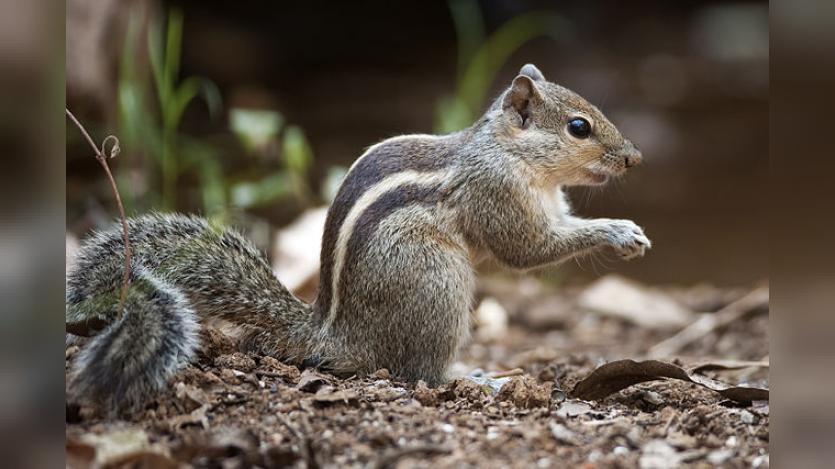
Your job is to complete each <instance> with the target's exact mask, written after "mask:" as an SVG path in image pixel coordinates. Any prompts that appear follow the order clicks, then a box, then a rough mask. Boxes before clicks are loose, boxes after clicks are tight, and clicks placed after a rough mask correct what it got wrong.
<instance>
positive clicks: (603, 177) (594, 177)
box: [583, 168, 609, 186]
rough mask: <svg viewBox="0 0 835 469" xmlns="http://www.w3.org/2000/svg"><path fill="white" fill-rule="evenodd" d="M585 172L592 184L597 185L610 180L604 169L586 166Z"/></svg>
mask: <svg viewBox="0 0 835 469" xmlns="http://www.w3.org/2000/svg"><path fill="white" fill-rule="evenodd" d="M583 172H584V173H585V176H586V178H587V179H588V180H589V182H590V183H591V184H592V185H595V186H597V185H601V184H606V183H607V182H609V175H608V174H606V173H604V172H602V171H597V170H593V169H588V168H585V169H584V170H583Z"/></svg>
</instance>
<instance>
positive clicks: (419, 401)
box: [66, 278, 769, 468]
mask: <svg viewBox="0 0 835 469" xmlns="http://www.w3.org/2000/svg"><path fill="white" fill-rule="evenodd" d="M586 288H587V287H586V286H585V285H574V286H572V285H563V286H561V287H560V288H559V289H557V288H553V287H546V286H545V285H544V284H542V283H540V282H539V281H536V280H532V279H523V280H520V279H518V278H516V279H514V278H494V279H489V280H487V281H484V282H482V287H481V289H480V292H479V299H483V298H488V297H489V298H495V299H497V302H498V304H500V305H501V307H500V308H499V309H498V313H497V312H496V311H497V310H496V308H493V310H492V311H493V314H489V315H483V316H478V315H476V318H477V321H476V329H475V332H474V336H473V340H472V341H471V342H470V343H469V344H468V345H467V346H466V347H465V348H464V350H463V352H462V354H461V356H460V358H459V361H458V362H457V363H456V364H455V365H454V366H453V369H452V372H453V374H457V375H459V376H463V375H470V376H477V377H478V376H480V377H481V378H482V380H481V381H479V382H478V383H477V382H476V381H477V380H478V379H479V378H475V379H476V381H474V380H473V379H469V378H457V379H455V380H453V381H451V382H450V383H448V384H446V385H443V386H441V387H438V388H435V389H430V388H428V387H427V386H426V385H424V384H423V383H418V384H416V385H415V384H408V383H403V382H399V381H397V380H395V379H392V377H391V376H390V375H389V373H388V371H387V370H380V371H378V372H377V373H375V375H373V376H369V377H362V378H360V377H354V378H349V379H345V380H342V379H338V378H335V377H333V376H330V375H328V374H327V373H323V372H320V371H317V370H299V369H298V368H296V367H292V366H288V365H285V364H282V363H280V362H278V361H277V360H275V359H273V358H270V357H262V356H254V355H245V354H241V353H238V352H236V351H234V348H233V347H232V344H230V343H229V342H227V341H226V340H225V339H224V338H223V337H220V336H219V335H217V334H216V333H210V334H209V335H208V336H207V341H208V342H209V343H210V344H211V346H210V347H208V350H206V351H205V352H204V354H203V356H202V357H201V359H200V361H199V362H198V363H196V364H195V365H194V366H191V367H190V368H189V369H187V370H186V372H184V373H183V374H182V376H181V377H180V378H179V379H177V380H175V382H174V383H172V386H171V390H170V391H169V392H167V393H166V394H164V395H163V396H160V397H159V398H158V399H155V400H154V401H152V402H151V403H150V404H149V405H148V406H147V408H146V409H145V410H144V411H142V412H140V413H138V414H136V415H132V416H127V417H122V418H120V419H116V420H110V419H106V418H104V417H103V416H101V415H100V414H99V413H98V412H97V410H96V409H95V408H94V407H92V406H89V405H79V404H77V403H68V404H67V427H66V432H67V455H68V464H69V465H71V466H73V467H97V466H98V467H101V466H107V467H119V466H124V465H127V466H131V467H153V468H157V467H177V466H182V465H184V464H186V465H194V466H198V467H224V468H226V467H253V466H255V467H283V466H292V467H343V466H346V467H578V466H579V467H589V468H591V467H646V468H652V467H677V466H685V467H713V466H723V467H768V465H769V456H768V454H769V453H768V442H769V411H768V402H767V401H754V402H747V403H746V402H743V403H738V402H734V401H729V400H727V399H725V398H723V397H722V396H720V395H719V394H717V393H714V392H713V391H711V390H708V389H706V388H704V387H700V386H697V385H694V384H692V383H688V382H683V381H677V380H655V381H651V382H646V383H641V384H637V385H634V386H631V387H628V388H626V389H624V390H622V391H620V392H617V393H615V394H612V395H611V396H609V397H606V398H605V399H602V400H599V401H584V400H579V399H575V398H573V397H572V390H573V389H574V386H575V384H576V383H577V382H578V381H580V380H582V379H583V378H585V377H586V376H588V375H589V374H590V373H591V372H592V371H593V370H594V369H595V368H596V367H598V366H600V365H601V364H603V363H605V362H607V361H611V360H618V359H622V358H636V359H640V358H641V357H643V356H644V355H645V354H646V352H647V351H648V350H649V349H650V347H652V346H653V345H655V344H656V343H658V342H660V341H661V340H663V339H665V338H667V337H669V336H671V335H673V334H674V333H675V332H676V328H672V329H671V328H667V329H658V328H653V327H647V325H646V324H644V326H639V325H636V323H635V321H633V320H630V318H628V317H614V316H612V315H609V314H599V313H591V312H589V311H587V310H586V309H585V308H583V307H581V306H580V305H579V304H578V297H579V296H580V295H581V294H582V293H583V292H584V291H585V290H586ZM653 291H654V292H655V293H656V294H663V295H666V296H667V297H668V298H670V299H673V300H674V301H675V302H676V303H677V304H680V305H683V306H685V309H686V310H688V311H700V312H713V311H717V310H719V309H721V308H722V307H723V306H725V305H727V304H729V303H731V302H733V301H735V300H737V299H739V298H740V297H742V296H743V295H744V294H745V293H746V292H747V290H745V289H732V290H727V289H718V288H714V287H710V286H705V285H701V286H694V287H689V288H664V289H653ZM502 314H504V315H505V316H506V319H507V322H506V323H505V322H504V320H505V317H503V316H502ZM496 317H498V319H495V318H496ZM490 318H493V319H490ZM485 322H486V323H485ZM77 350H78V348H77V347H75V346H72V347H68V348H67V367H68V369H69V366H70V364H71V363H72V360H73V357H74V355H75V353H76V352H77ZM660 359H661V360H663V361H666V362H670V363H676V364H679V365H681V366H682V367H685V368H686V367H688V366H689V365H691V364H695V363H704V362H710V361H711V360H719V359H722V360H728V359H734V360H747V361H758V362H760V363H763V360H765V361H767V360H768V314H767V306H766V307H762V308H759V309H758V310H755V311H752V312H751V314H746V315H744V316H742V317H740V318H739V319H738V320H736V321H734V322H732V323H730V324H728V325H727V326H726V327H724V328H722V329H720V330H716V331H714V332H711V333H709V334H707V335H706V336H704V337H702V338H700V339H698V340H696V341H695V342H694V343H692V344H690V345H688V346H686V347H684V348H682V349H681V350H680V353H678V354H676V356H675V357H673V356H670V357H661V358H660ZM480 370H483V372H482V371H480ZM501 372H504V375H510V376H503V375H502V373H501ZM704 374H706V375H709V376H711V377H713V378H716V379H719V380H721V381H723V382H725V383H730V384H743V385H746V386H759V387H762V388H766V389H767V387H768V381H767V378H768V367H767V365H765V366H752V367H742V368H739V369H731V370H727V369H726V370H716V371H705V372H704ZM485 377H486V378H492V381H491V380H486V381H485V380H484V379H483V378H485ZM485 383H487V384H485ZM490 383H492V384H493V387H491V386H490ZM499 385H501V387H500V389H499Z"/></svg>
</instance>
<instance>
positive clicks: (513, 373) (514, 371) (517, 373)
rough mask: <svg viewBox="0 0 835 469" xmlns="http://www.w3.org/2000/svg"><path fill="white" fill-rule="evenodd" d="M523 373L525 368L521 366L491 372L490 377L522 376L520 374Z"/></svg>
mask: <svg viewBox="0 0 835 469" xmlns="http://www.w3.org/2000/svg"><path fill="white" fill-rule="evenodd" d="M523 374H525V370H523V369H521V368H514V369H512V370H507V371H497V372H495V373H491V374H489V375H488V377H490V378H492V379H499V378H509V377H511V376H520V375H523Z"/></svg>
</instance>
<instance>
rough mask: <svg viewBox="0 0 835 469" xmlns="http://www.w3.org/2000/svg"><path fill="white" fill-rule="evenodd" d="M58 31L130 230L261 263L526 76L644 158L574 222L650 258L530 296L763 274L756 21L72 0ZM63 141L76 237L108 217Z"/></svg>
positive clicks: (749, 16)
mask: <svg viewBox="0 0 835 469" xmlns="http://www.w3.org/2000/svg"><path fill="white" fill-rule="evenodd" d="M66 26H67V31H66V39H67V41H66V93H67V106H68V108H69V109H70V110H72V111H73V112H75V114H76V115H77V116H78V117H79V119H80V120H81V121H82V122H83V123H85V125H86V126H87V127H88V129H89V130H90V131H91V133H93V135H94V139H95V140H96V141H97V142H101V140H102V139H103V138H104V137H105V136H106V135H108V134H114V135H116V136H118V138H119V140H120V146H121V154H120V155H119V156H118V157H117V158H115V159H113V160H111V162H110V164H111V166H112V167H113V170H114V173H115V174H116V177H117V181H118V183H119V187H120V191H121V193H122V197H123V198H124V201H125V206H126V209H127V211H128V213H129V214H136V213H142V212H145V211H148V210H151V209H159V210H177V211H183V212H194V213H200V214H203V215H205V216H209V217H214V218H218V219H220V220H223V221H225V222H228V223H231V224H235V225H236V226H240V227H243V229H244V230H245V231H246V232H247V234H248V235H249V236H250V237H251V238H252V239H253V240H254V241H255V242H256V243H258V244H259V246H260V247H261V248H262V249H264V250H265V251H267V252H274V249H273V246H272V243H274V240H275V237H274V235H275V233H276V232H279V231H280V230H282V229H283V227H284V226H286V225H287V224H288V223H291V222H293V221H294V220H295V219H297V218H298V217H299V216H300V215H301V214H303V213H304V212H305V211H306V210H309V209H311V208H314V207H318V206H323V205H326V204H328V203H329V200H330V197H332V196H333V194H334V192H335V189H336V187H337V186H338V184H339V182H340V180H341V178H342V176H343V175H344V172H345V169H346V168H347V167H348V166H350V164H351V162H352V161H353V160H354V159H356V158H357V157H358V156H359V155H360V154H362V152H363V151H364V149H365V148H366V147H368V146H370V145H372V144H374V143H376V142H377V141H380V140H382V139H384V138H387V137H390V136H394V135H399V134H406V133H433V132H441V133H445V132H450V131H454V130H457V129H460V128H463V127H466V126H468V125H469V124H470V123H471V122H472V121H473V120H474V119H475V117H477V116H478V115H480V113H481V112H482V111H483V110H484V109H485V107H486V106H487V104H488V102H489V101H490V100H492V99H493V98H494V97H495V96H497V94H498V93H500V92H501V90H502V89H503V88H504V87H506V86H507V85H508V84H509V83H510V81H511V80H512V78H513V77H514V76H515V74H516V72H517V71H518V70H519V68H520V67H521V65H523V64H524V63H527V62H532V63H535V64H536V65H537V66H538V67H539V68H540V69H541V70H542V71H543V72H544V74H545V76H546V78H548V79H549V80H550V81H554V82H556V83H559V84H562V85H564V86H566V87H568V88H571V89H573V90H575V91H576V92H578V93H580V94H581V95H583V96H585V97H586V98H587V99H588V100H589V101H591V102H592V103H595V104H597V105H598V106H599V107H600V108H601V110H602V111H603V112H604V113H605V114H607V116H609V117H610V119H611V120H612V121H613V122H614V123H615V124H616V125H617V126H618V127H619V128H620V129H621V130H622V132H623V133H624V134H625V135H626V136H628V137H629V138H630V139H632V140H633V141H635V142H636V143H637V144H638V146H640V148H641V149H642V151H643V153H644V158H645V165H644V166H642V167H640V168H638V169H637V170H635V171H632V172H631V173H630V174H629V175H628V176H627V177H626V178H624V179H623V180H621V181H617V182H615V183H614V184H610V185H609V186H607V187H604V188H596V189H585V188H578V189H572V190H571V197H572V200H573V201H574V205H575V208H576V211H577V212H578V213H579V214H581V215H583V216H589V217H591V216H606V217H612V218H632V219H634V220H635V221H636V222H637V223H639V224H640V225H642V226H644V227H645V229H646V232H647V234H648V235H649V237H650V238H651V239H652V240H653V243H654V247H653V250H652V251H651V252H650V253H649V254H648V256H647V257H645V258H644V259H642V260H639V261H634V262H630V263H622V262H618V261H614V260H612V261H609V262H601V261H594V262H592V261H584V262H581V263H580V265H577V264H573V263H572V264H567V265H565V266H562V267H559V268H552V269H548V270H547V271H545V272H544V273H540V274H539V275H540V276H541V277H544V278H546V279H548V278H550V279H553V280H555V281H557V280H559V279H561V278H565V277H570V278H572V279H574V278H581V279H588V278H593V277H596V276H598V275H601V274H604V273H606V272H608V271H610V270H617V271H618V272H622V273H624V274H625V275H627V276H630V277H632V278H636V279H639V280H642V281H644V282H650V283H661V284H685V283H686V284H693V283H699V282H706V283H711V284H717V285H726V286H735V285H748V284H751V283H753V282H756V281H758V280H761V279H764V278H766V277H767V276H768V254H767V253H768V234H767V220H768V212H767V209H766V203H767V201H768V199H769V198H768V196H767V188H766V187H767V181H766V178H767V175H768V111H769V103H768V97H769V96H768V95H769V82H768V70H769V60H768V54H769V50H768V2H766V1H733V2H726V1H677V2H669V1H661V0H659V1H644V2H639V3H636V2H619V1H599V2H559V1H550V2H549V1H531V0H528V1H517V0H514V1H510V0H484V1H476V0H449V1H422V2H382V1H377V2H374V1H365V2H321V1H309V2H255V1H237V2H198V1H174V2H161V1H155V0H68V2H67V22H66ZM66 138H67V185H66V194H67V228H68V231H69V233H70V234H71V235H73V237H74V238H83V236H84V234H85V233H86V232H87V231H88V230H90V229H91V228H95V227H99V226H101V225H102V224H104V223H107V222H108V221H110V220H112V219H113V217H115V216H116V213H117V211H116V209H115V205H114V203H113V196H112V194H111V192H110V189H109V186H108V184H107V180H106V178H105V176H104V174H103V173H102V171H101V168H100V167H99V165H98V163H97V162H96V160H95V158H93V156H92V155H91V150H90V148H89V146H88V145H87V143H86V142H85V141H84V140H83V139H82V137H81V135H80V134H79V133H78V132H77V130H76V129H75V128H67V137H66ZM315 249H316V251H317V254H318V244H317V245H316V248H315Z"/></svg>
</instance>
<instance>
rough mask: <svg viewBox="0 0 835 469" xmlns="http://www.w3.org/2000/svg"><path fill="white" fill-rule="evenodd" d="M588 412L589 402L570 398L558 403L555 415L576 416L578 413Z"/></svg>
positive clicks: (562, 416)
mask: <svg viewBox="0 0 835 469" xmlns="http://www.w3.org/2000/svg"><path fill="white" fill-rule="evenodd" d="M589 412H591V405H589V403H587V402H583V401H577V400H571V401H565V402H563V403H562V404H560V408H559V409H557V417H561V418H568V417H576V416H578V415H584V414H587V413H589Z"/></svg>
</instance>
